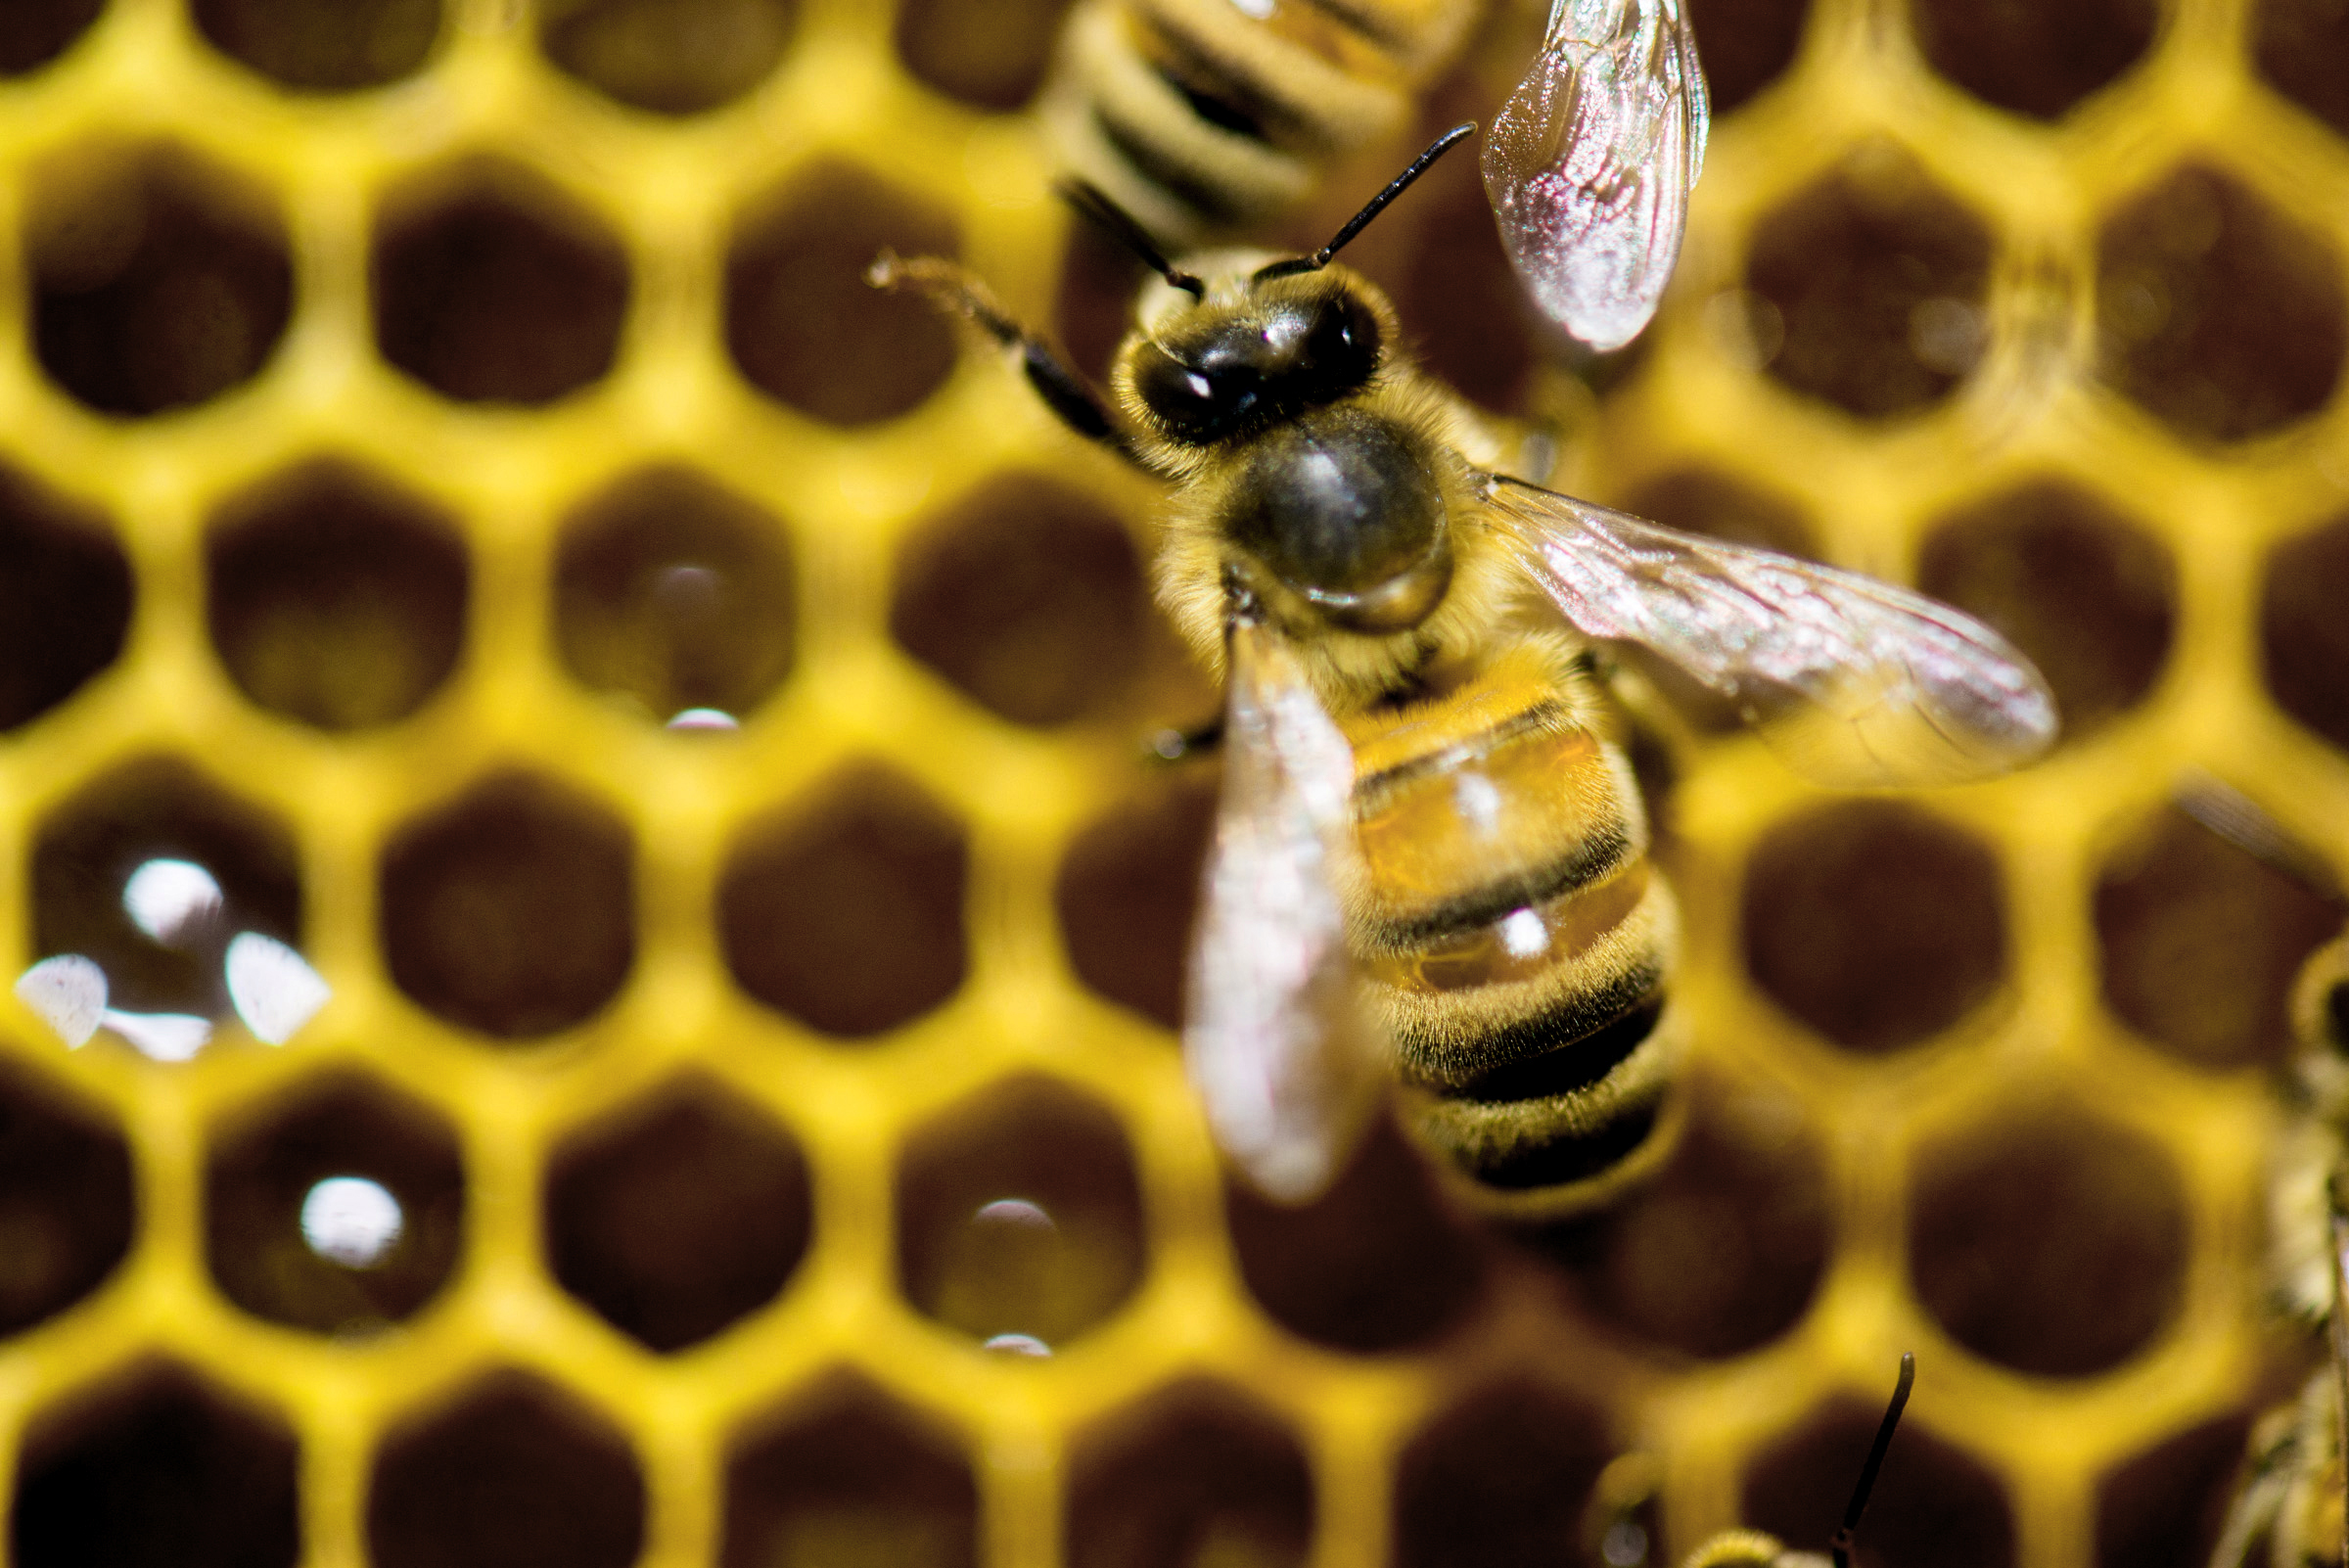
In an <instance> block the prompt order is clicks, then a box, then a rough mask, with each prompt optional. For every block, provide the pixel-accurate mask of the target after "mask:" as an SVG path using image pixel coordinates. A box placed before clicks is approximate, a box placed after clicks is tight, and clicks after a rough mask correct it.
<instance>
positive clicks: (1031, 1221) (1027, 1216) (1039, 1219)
mask: <svg viewBox="0 0 2349 1568" xmlns="http://www.w3.org/2000/svg"><path fill="white" fill-rule="evenodd" d="M971 1221H972V1222H973V1223H975V1224H983V1225H1005V1226H1008V1227H1010V1228H1012V1229H1016V1230H1037V1231H1044V1232H1050V1231H1054V1230H1057V1229H1059V1228H1060V1227H1059V1226H1058V1225H1056V1224H1054V1223H1053V1222H1052V1217H1051V1216H1050V1215H1048V1214H1046V1213H1044V1209H1043V1205H1041V1204H1037V1203H1031V1202H1029V1201H1028V1200H1027V1199H1026V1198H997V1199H996V1200H995V1201H994V1202H992V1203H983V1204H981V1205H980V1206H979V1212H978V1213H977V1214H974V1215H972V1216H971Z"/></svg>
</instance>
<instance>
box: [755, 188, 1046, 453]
mask: <svg viewBox="0 0 2349 1568" xmlns="http://www.w3.org/2000/svg"><path fill="white" fill-rule="evenodd" d="M956 244H957V241H956V238H955V229H954V220H953V218H952V217H951V216H949V215H948V214H947V213H946V212H944V211H943V210H941V209H940V208H934V207H932V206H931V205H930V204H928V203H927V202H924V201H921V200H919V199H918V198H915V197H912V196H908V195H906V194H905V193H903V192H901V191H898V190H897V189H895V188H893V187H891V186H890V185H888V184H885V183H884V182H882V181H881V180H879V179H877V178H876V177H874V176H873V175H871V174H867V173H866V172H864V170H862V169H860V168H858V167H856V166H855V165H854V164H853V163H846V162H839V161H828V162H822V163H818V164H816V165H814V166H813V167H812V168H808V169H806V170H804V171H802V172H801V173H800V174H799V175H798V176H797V177H795V178H794V179H793V180H792V181H791V183H790V184H789V185H788V186H786V187H784V188H783V189H782V190H781V191H780V192H778V193H776V194H775V195H773V196H770V197H768V198H767V199H766V200H765V201H764V202H762V203H760V204H758V205H757V206H755V207H754V208H751V210H750V212H749V214H748V215H747V216H745V217H744V218H743V219H742V221H741V223H740V225H739V226H738V227H737V228H736V229H735V231H734V239H733V244H732V246H731V248H730V251H729V254H728V255H727V257H726V348H727V350H728V351H729V352H730V353H732V354H733V356H734V364H735V367H736V368H737V369H739V370H740V371H741V372H742V374H743V377H744V378H745V379H746V380H748V381H749V382H750V384H751V385H752V386H754V387H756V388H758V389H759V390H760V392H764V393H766V394H767V395H768V396H769V397H772V398H774V399H776V400H777V401H778V402H782V403H785V404H787V405H789V406H790V407H792V408H796V409H798V410H799V411H800V412H801V413H803V414H807V415H811V416H813V417H814V418H816V419H820V420H823V421H825V422H826V423H827V424H833V425H869V424H872V423H874V422H876V421H878V420H884V419H894V418H896V417H897V416H898V415H899V414H903V413H907V412H909V411H911V410H912V409H913V408H914V406H915V405H917V404H918V403H920V402H921V401H922V399H923V398H925V397H928V396H929V395H930V394H931V393H932V392H936V391H937V390H938V388H939V385H940V384H941V383H943V382H944V380H945V379H946V376H947V374H948V373H949V372H951V371H952V370H953V368H954V358H955V345H954V334H953V331H952V330H951V328H950V327H949V326H948V324H947V323H946V322H945V321H944V320H942V319H941V318H940V317H939V314H938V312H937V311H935V310H933V309H931V308H930V306H929V305H928V304H927V303H926V302H924V301H923V300H918V299H915V298H914V297H913V296H911V295H906V294H883V293H881V292H880V291H878V290H876V289H872V288H868V287H867V286H866V285H865V281H864V269H865V268H866V267H868V266H871V265H872V262H873V257H874V256H875V255H877V254H879V253H880V252H881V251H882V250H884V249H889V250H894V251H896V252H897V253H898V254H900V255H951V254H954V250H955V247H956ZM1004 395H1005V396H1018V395H1024V394H1023V393H1021V392H1017V391H1016V390H1013V389H1009V388H1006V389H1005V392H1004Z"/></svg>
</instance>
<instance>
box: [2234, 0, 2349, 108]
mask: <svg viewBox="0 0 2349 1568" xmlns="http://www.w3.org/2000/svg"><path fill="white" fill-rule="evenodd" d="M2253 12H2254V17H2255V21H2254V23H2253V27H2252V42H2251V48H2252V57H2253V59H2254V60H2255V61H2256V62H2257V63H2258V67H2259V73H2260V74H2261V75H2262V76H2265V77H2266V78H2267V79H2268V82H2269V84H2270V85H2272V86H2273V87H2274V88H2275V89H2276V90H2277V91H2278V92H2280V93H2281V94H2283V96H2284V97H2286V98H2289V99H2290V100H2291V101H2292V102H2293V103H2295V104H2298V105H2299V106H2300V107H2301V108H2302V109H2305V110H2307V111H2308V112H2309V113H2310V114H2312V115H2316V116H2317V118H2319V119H2321V120H2323V121H2324V122H2325V123H2326V124H2327V125H2329V126H2331V127H2332V128H2333V129H2334V130H2336V131H2338V132H2340V133H2341V134H2342V135H2345V136H2349V80H2344V79H2343V77H2342V75H2341V73H2340V72H2339V71H2338V70H2335V69H2332V67H2333V65H2334V63H2335V62H2337V61H2339V60H2340V59H2341V58H2342V52H2343V51H2344V50H2349V10H2344V9H2343V8H2342V7H2341V6H2340V5H2338V4H2336V3H2335V0H2259V4H2258V5H2257V6H2255V7H2254V8H2253Z"/></svg>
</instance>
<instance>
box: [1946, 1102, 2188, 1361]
mask: <svg viewBox="0 0 2349 1568" xmlns="http://www.w3.org/2000/svg"><path fill="white" fill-rule="evenodd" d="M2186 1245H2187V1236H2186V1197H2185V1193H2184V1192H2183V1190H2182V1189H2181V1188H2180V1185H2179V1181H2178V1175H2177V1173H2176V1172H2175V1171H2174V1170H2172V1169H2171V1167H2170V1162H2169V1161H2168V1159H2167V1158H2165V1157H2164V1156H2163V1154H2162V1153H2161V1151H2160V1150H2159V1149H2157V1148H2154V1147H2153V1146H2151V1145H2150V1144H2148V1143H2146V1142H2145V1141H2143V1140H2142V1139H2141V1138H2139V1137H2137V1136H2136V1135H2134V1134H2132V1133H2129V1132H2126V1131H2124V1130H2120V1129H2118V1128H2115V1127H2111V1126H2108V1125H2106V1124H2103V1123H2100V1122H2097V1121H2096V1120H2095V1119H2093V1118H2092V1117H2091V1116H2089V1115H2088V1114H2086V1113H2085V1112H2083V1111H2080V1110H2078V1109H2076V1108H2067V1110H2066V1111H2065V1112H2064V1113H2063V1114H2060V1115H2056V1114H2050V1113H2048V1112H2045V1111H2038V1112H2034V1111H2026V1110H2021V1109H2017V1110H2014V1111H2011V1112H2009V1113H2007V1114H2005V1115H2003V1116H2001V1117H2000V1118H1998V1119H1997V1120H1996V1121H1995V1122H1993V1123H1991V1124H1989V1125H1986V1126H1982V1127H1979V1128H1976V1129H1974V1130H1972V1132H1971V1133H1970V1134H1969V1135H1968V1136H1967V1137H1966V1138H1965V1140H1964V1141H1963V1142H1962V1143H1958V1144H1954V1145H1952V1146H1950V1147H1946V1148H1940V1149H1927V1150H1926V1151H1924V1152H1923V1154H1921V1155H1920V1157H1919V1159H1918V1166H1917V1172H1916V1176H1915V1185H1914V1186H1913V1188H1912V1189H1911V1194H1910V1217H1909V1249H1910V1251H1909V1275H1910V1280H1911V1283H1912V1284H1913V1285H1914V1286H1915V1289H1916V1296H1917V1300H1918V1301H1919V1302H1920V1303H1921V1304H1922V1305H1923V1307H1924V1309H1925V1311H1926V1312H1928V1313H1930V1314H1933V1317H1934V1319H1935V1320H1936V1321H1938V1322H1939V1323H1940V1324H1941V1325H1942V1327H1943V1328H1945V1329H1947V1330H1948V1331H1949V1334H1950V1337H1951V1338H1952V1339H1955V1340H1956V1341H1957V1343H1959V1344H1960V1345H1963V1346H1964V1347H1965V1348H1966V1349H1968V1350H1970V1351H1972V1352H1973V1353H1974V1354H1975V1355H1977V1356H1980V1357H1982V1358H1983V1359H1985V1360H1993V1361H1997V1362H1998V1363H1999V1364H2000V1365H2002V1366H2011V1367H2013V1368H2014V1369H2015V1370H2017V1371H2022V1372H2033V1373H2037V1374H2038V1375H2040V1376H2043V1377H2090V1376H2094V1375H2095V1374H2096V1373H2098V1372H2103V1371H2107V1370H2109V1369H2111V1368H2112V1367H2114V1366H2117V1365H2119V1364H2120V1363H2121V1362H2122V1361H2125V1360H2128V1359H2129V1358H2130V1357H2132V1356H2134V1355H2136V1354H2137V1353H2138V1352H2140V1351H2141V1350H2142V1349H2144V1348H2145V1346H2146V1345H2147V1344H2149V1343H2150V1342H2151V1341H2152V1339H2153V1337H2154V1336H2155V1335H2156V1334H2158V1333H2160V1332H2161V1330H2162V1328H2163V1326H2164V1325H2165V1324H2167V1323H2168V1322H2169V1320H2170V1317H2171V1315H2172V1314H2174V1313H2175V1312H2176V1310H2177V1306H2178V1301H2179V1295H2180V1292H2181V1290H2182V1289H2183V1287H2184V1283H2185V1280H2184V1275H2185V1270H2186Z"/></svg>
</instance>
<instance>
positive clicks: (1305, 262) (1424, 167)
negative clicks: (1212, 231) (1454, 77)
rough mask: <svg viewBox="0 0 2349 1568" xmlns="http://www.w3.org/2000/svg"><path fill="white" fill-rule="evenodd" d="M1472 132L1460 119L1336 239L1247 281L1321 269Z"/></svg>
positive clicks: (1366, 205) (1468, 123)
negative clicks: (1309, 253) (1388, 205)
mask: <svg viewBox="0 0 2349 1568" xmlns="http://www.w3.org/2000/svg"><path fill="white" fill-rule="evenodd" d="M1475 134H1476V121H1475V120H1473V119H1464V120H1462V121H1460V122H1459V123H1458V124H1457V125H1454V126H1453V127H1452V128H1451V129H1450V130H1448V131H1446V132H1445V133H1444V134H1443V135H1441V136H1439V137H1437V138H1436V139H1435V140H1434V141H1433V142H1430V143H1429V144H1428V148H1427V151H1426V152H1424V153H1421V154H1420V155H1419V156H1418V157H1417V158H1414V159H1412V160H1411V166H1410V167H1409V168H1406V169H1405V170H1404V171H1403V172H1402V173H1400V174H1398V175H1396V176H1395V177H1394V178H1393V179H1392V180H1390V181H1388V182H1387V188H1386V189H1385V190H1383V191H1381V192H1379V193H1378V194H1377V195H1376V196H1373V197H1372V198H1370V200H1369V201H1368V202H1366V203H1364V204H1363V206H1362V209H1361V210H1360V211H1359V212H1357V213H1356V214H1355V215H1354V216H1353V217H1351V218H1348V219H1347V220H1346V226H1345V227H1344V228H1342V229H1340V230H1338V235H1337V238H1336V239H1334V240H1332V241H1330V242H1329V243H1328V244H1327V245H1325V246H1323V247H1321V249H1320V250H1318V251H1315V252H1314V253H1313V254H1312V255H1297V256H1291V257H1289V258H1288V259H1287V260H1285V261H1275V262H1273V263H1272V264H1271V265H1269V266H1262V267H1258V268H1257V269H1256V273H1255V275H1254V276H1253V277H1251V278H1250V279H1249V281H1250V282H1251V283H1262V282H1264V281H1265V280H1266V279H1267V278H1287V277H1293V276H1295V275H1296V274H1297V273H1300V272H1318V271H1320V270H1321V269H1322V268H1323V267H1325V266H1327V265H1329V258H1330V257H1331V256H1333V255H1336V254H1338V253H1339V252H1340V251H1343V250H1344V249H1346V246H1347V244H1348V243H1349V242H1350V241H1352V240H1353V238H1354V237H1355V236H1356V235H1358V234H1359V233H1361V232H1362V230H1364V229H1366V228H1368V227H1369V226H1370V220H1371V219H1372V218H1374V217H1376V216H1378V215H1379V214H1380V213H1381V212H1384V211H1385V210H1386V209H1387V204H1388V203H1390V202H1392V201H1394V200H1395V198H1397V197H1398V196H1401V195H1402V194H1403V193H1404V192H1405V191H1407V190H1409V189H1410V188H1411V182H1412V181H1413V180H1415V179H1417V178H1418V177H1419V176H1420V175H1422V174H1424V173H1426V172H1427V171H1428V169H1429V167H1430V166H1431V165H1432V164H1434V162H1435V161H1436V160H1437V159H1439V158H1442V157H1443V156H1444V155H1445V154H1446V153H1449V152H1451V150H1452V149H1453V148H1454V147H1456V146H1458V145H1459V144H1460V143H1461V142H1464V141H1466V140H1467V139H1468V138H1469V137H1471V136H1474V135H1475Z"/></svg>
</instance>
